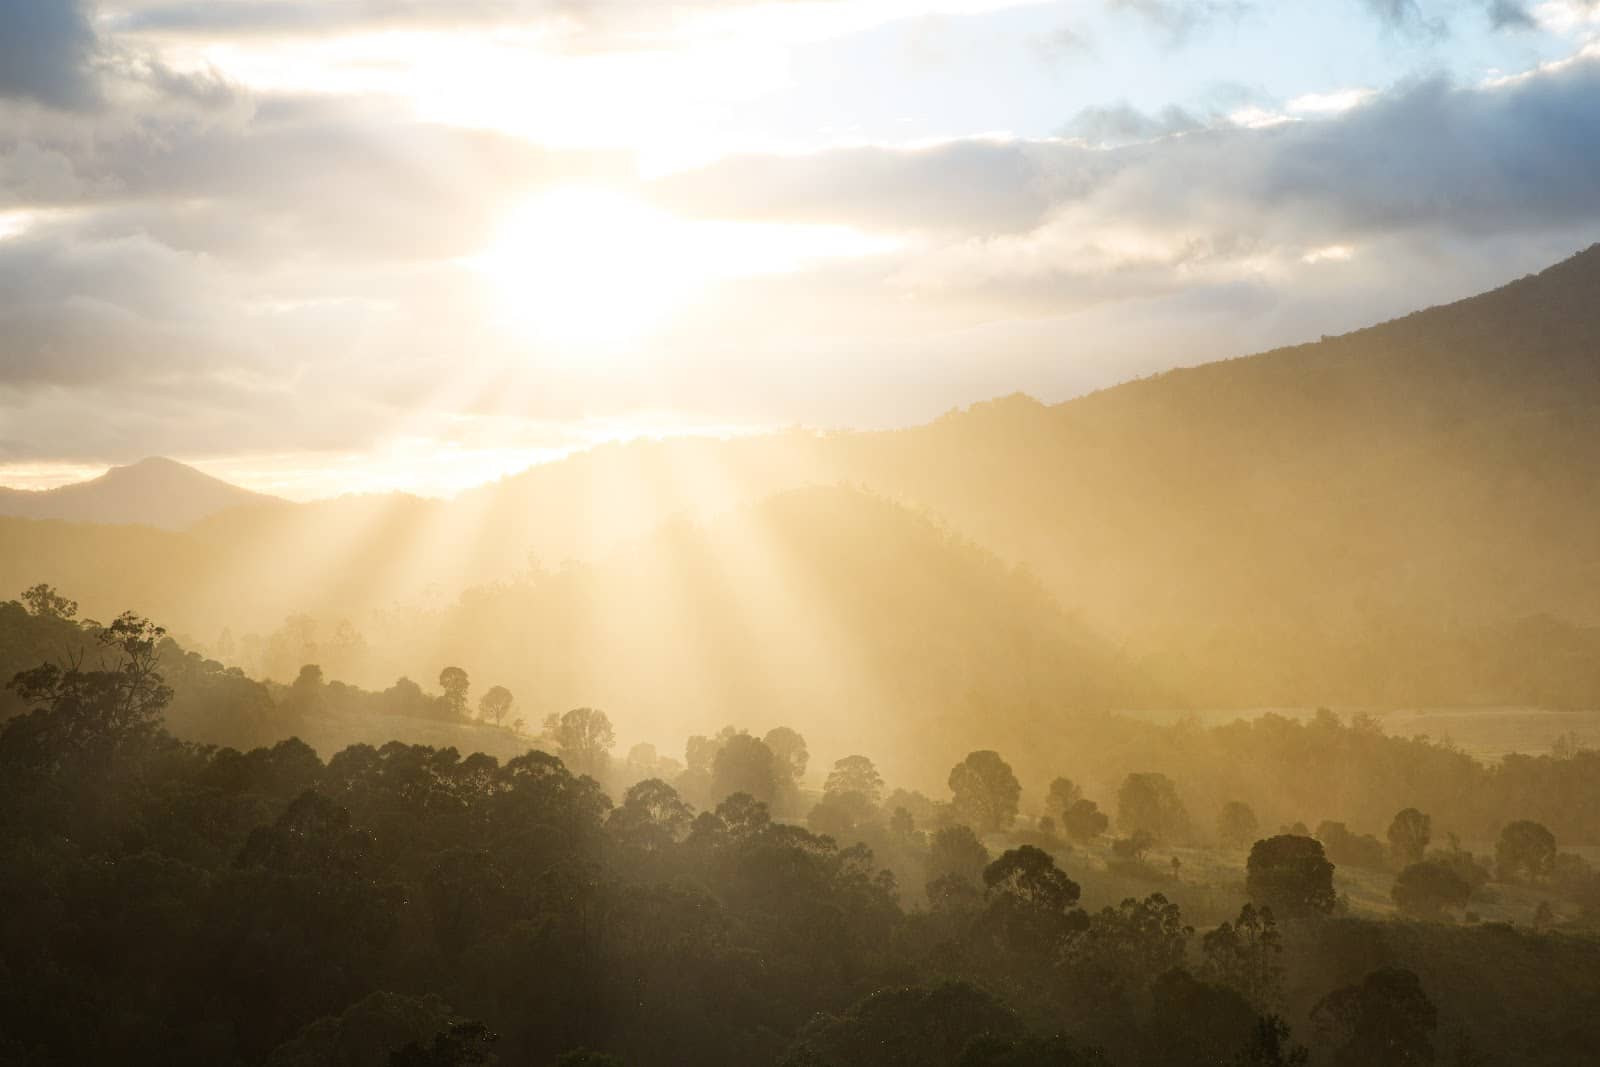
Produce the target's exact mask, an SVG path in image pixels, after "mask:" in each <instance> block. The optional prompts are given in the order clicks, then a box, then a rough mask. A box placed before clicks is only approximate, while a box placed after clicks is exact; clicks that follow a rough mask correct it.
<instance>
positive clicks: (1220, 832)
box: [1217, 800, 1259, 848]
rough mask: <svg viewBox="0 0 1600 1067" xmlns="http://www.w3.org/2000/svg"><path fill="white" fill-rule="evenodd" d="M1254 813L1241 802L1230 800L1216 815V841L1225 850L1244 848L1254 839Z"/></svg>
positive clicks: (1256, 826) (1255, 824)
mask: <svg viewBox="0 0 1600 1067" xmlns="http://www.w3.org/2000/svg"><path fill="white" fill-rule="evenodd" d="M1258 828H1259V824H1258V823H1257V822H1256V813H1255V812H1254V811H1252V810H1251V808H1250V805H1248V804H1246V803H1245V802H1244V801H1242V800H1230V801H1228V802H1227V803H1226V804H1224V805H1222V810H1221V811H1220V812H1218V813H1217V840H1218V841H1221V842H1222V844H1223V846H1224V847H1226V848H1244V846H1246V845H1248V844H1250V842H1251V841H1253V840H1254V839H1255V836H1256V830H1257V829H1258Z"/></svg>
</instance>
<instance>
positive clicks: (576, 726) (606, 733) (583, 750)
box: [544, 708, 617, 778]
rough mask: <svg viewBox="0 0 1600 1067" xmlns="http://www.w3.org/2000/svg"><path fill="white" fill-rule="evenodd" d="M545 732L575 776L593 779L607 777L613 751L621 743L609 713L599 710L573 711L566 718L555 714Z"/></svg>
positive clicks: (548, 718)
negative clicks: (618, 742) (585, 776)
mask: <svg viewBox="0 0 1600 1067" xmlns="http://www.w3.org/2000/svg"><path fill="white" fill-rule="evenodd" d="M544 729H545V733H546V734H547V735H548V736H549V737H550V740H552V741H554V742H555V744H556V748H557V749H558V751H559V752H560V754H561V761H562V762H563V763H565V764H566V765H567V766H568V767H570V768H572V773H573V774H587V775H588V776H589V777H591V778H599V777H600V776H602V775H603V774H605V771H606V767H607V765H608V764H609V763H610V761H611V749H612V748H613V747H615V745H616V743H617V734H616V731H615V730H613V729H612V728H611V720H610V719H609V718H607V717H606V713H605V712H603V711H600V710H599V709H597V708H573V709H572V710H571V711H569V712H566V713H565V714H562V715H556V714H555V713H554V712H552V713H551V714H550V715H548V716H546V718H545V720H544Z"/></svg>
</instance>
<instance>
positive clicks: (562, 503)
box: [0, 249, 1600, 705]
mask: <svg viewBox="0 0 1600 1067" xmlns="http://www.w3.org/2000/svg"><path fill="white" fill-rule="evenodd" d="M1596 294H1600V249H1591V250H1590V251H1588V252H1586V253H1583V254H1582V255H1579V256H1576V257H1574V258H1572V259H1570V260H1568V261H1566V262H1564V263H1561V264H1559V265H1557V266H1555V267H1552V268H1551V269H1549V270H1547V271H1545V272H1543V273H1542V274H1539V275H1536V276H1533V277H1529V278H1525V279H1523V280H1521V281H1518V282H1515V283H1513V284H1511V285H1508V286H1506V287H1504V288H1502V289H1499V290H1496V291H1494V292H1491V293H1487V294H1485V295H1482V296H1479V297H1475V298H1473V299H1470V300H1466V301H1462V302H1460V303H1457V304H1453V305H1449V306H1445V307H1440V308H1434V309H1431V310H1428V311H1424V312H1420V313H1417V314H1415V315H1411V316H1408V317H1406V318H1404V319H1400V320H1397V321H1395V322H1391V323H1387V324H1384V325H1382V326H1376V327H1373V328H1371V329H1367V330H1362V331H1358V332H1356V333H1352V334H1349V335H1346V336H1343V337H1337V338H1329V339H1325V340H1323V341H1321V342H1319V343H1316V344H1308V345H1302V346H1298V347H1295V348H1289V349H1283V350H1279V351H1276V352H1271V353H1267V354H1264V355H1260V356H1254V357H1250V358H1245V359H1237V360H1232V361H1227V362H1223V363H1216V364H1210V365H1206V366H1203V367H1198V368H1193V369H1188V370H1180V371H1174V372H1170V373H1167V374H1163V375H1159V376H1156V377H1153V378H1149V379H1145V380H1141V381H1137V382H1132V383H1129V384H1127V385H1123V386H1120V387H1118V388H1114V389H1109V390H1106V391H1103V392H1100V393H1096V394H1093V395H1091V396H1087V397H1083V398H1081V399H1078V400H1074V401H1070V402H1067V403H1064V404H1060V405H1056V406H1053V407H1050V406H1045V405H1042V404H1039V403H1038V402H1036V401H1033V400H1030V399H1028V398H1026V397H1012V398H1008V399H1004V400H998V401H993V402H990V403H986V404H979V405H975V406H974V407H972V408H970V409H967V410H965V411H961V412H956V413H952V414H950V415H948V416H946V417H944V418H942V419H940V420H938V421H936V422H934V423H932V424H929V425H927V426H922V427H918V428H915V429H909V430H901V431H886V432H875V433H839V434H827V435H819V434H811V433H801V432H790V433H784V434H776V435H772V436H768V437H758V438H748V439H737V440H732V441H715V440H675V441H662V442H637V443H633V444H629V445H614V446H607V447H603V448H599V449H595V450H593V451H591V452H588V453H584V454H581V455H578V456H575V457H573V458H571V459H568V460H565V461H562V462H558V463H551V464H548V465H544V466H540V467H536V468H533V469H531V470H530V471H528V472H526V473H524V474H522V475H519V476H517V477H514V478H510V479H506V480H504V481H502V482H499V483H496V484H494V485H492V486H487V487H484V488H482V489H479V490H475V491H473V492H469V493H466V494H463V495H462V496H461V497H460V498H458V499H456V500H453V501H448V502H436V501H422V500H416V499H414V498H408V497H376V498H352V499H347V500H340V501H333V502H328V503H324V504H317V505H307V506H299V507H282V508H274V509H234V510H232V511H229V512H225V513H223V514H220V515H217V516H214V517H212V518H210V519H208V520H206V521H205V522H202V523H200V524H199V525H198V526H196V527H194V528H193V529H192V530H190V531H188V532H186V533H185V534H183V535H181V536H180V537H177V538H162V537H157V536H156V535H154V534H153V533H152V534H145V533H142V532H141V533H138V534H132V533H128V532H111V531H101V530H94V529H92V528H88V527H72V528H64V527H54V526H49V525H48V524H45V525H41V524H30V523H18V522H14V521H12V522H5V523H3V524H0V545H3V546H4V548H5V551H4V552H0V582H8V583H10V585H11V586H15V587H18V588H20V587H21V586H22V585H24V584H28V583H31V582H34V581H41V580H43V581H50V582H53V583H54V584H56V585H57V586H59V587H61V588H63V589H67V590H70V591H72V592H73V593H74V595H76V596H78V597H79V598H80V599H81V600H82V601H83V602H84V604H85V609H86V610H87V611H91V612H97V611H98V612H104V611H109V610H113V609H114V608H116V607H120V606H123V605H133V606H135V607H137V608H139V609H140V610H146V611H149V612H151V613H153V614H157V615H159V616H160V617H162V618H166V619H170V620H172V624H173V627H174V629H175V630H177V631H180V632H190V633H193V634H195V635H197V636H199V637H201V638H202V639H205V640H212V639H214V635H216V634H218V633H219V632H220V631H221V630H222V629H223V628H224V627H232V628H233V629H234V631H235V632H236V633H245V632H252V631H253V632H259V633H262V634H265V633H267V632H269V631H270V630H272V629H273V628H275V627H276V626H278V625H279V624H280V623H281V621H282V620H283V618H284V617H285V616H287V615H290V614H294V613H307V614H310V615H313V616H317V617H320V618H323V619H324V620H326V621H327V622H328V623H329V624H330V625H331V624H332V622H333V621H335V620H336V619H339V618H348V619H350V620H352V621H353V622H354V623H355V624H356V626H357V628H358V629H362V630H366V629H367V628H368V627H369V626H370V625H371V622H370V620H371V614H370V613H371V612H373V611H374V610H376V609H384V608H390V607H393V606H395V605H399V604H414V603H417V602H420V601H426V602H429V603H432V604H435V605H443V604H446V603H449V602H450V601H452V600H453V599H454V597H455V596H456V594H457V593H458V592H459V591H460V590H463V589H466V588H470V587H473V586H476V585H482V584H485V583H489V582H494V581H499V580H504V579H508V578H511V577H512V576H514V575H516V574H518V573H520V572H522V571H523V570H525V569H526V567H527V565H528V561H529V560H530V558H532V559H535V560H538V561H541V562H542V563H543V565H545V566H547V567H554V566H556V565H558V564H559V563H560V562H561V561H563V560H566V559H569V558H573V559H589V560H595V559H601V558H604V557H605V556H606V555H607V554H608V553H609V552H610V551H612V550H613V549H614V548H615V547H616V546H617V545H618V544H620V543H623V542H626V541H628V540H630V539H636V538H639V537H643V536H645V535H647V534H648V533H649V531H651V530H653V529H654V528H656V527H657V526H658V525H659V524H661V523H663V522H666V521H668V520H670V519H673V518H674V517H678V518H685V519H689V520H692V521H699V520H706V519H711V518H715V517H716V516H718V515H722V514H724V513H726V512H728V511H730V510H731V509H735V508H737V507H739V506H741V505H744V504H748V503H751V502H754V501H758V500H761V499H763V498H765V497H767V496H769V495H771V494H774V493H778V492H782V491H785V490H789V489H793V488H798V487H804V486H807V485H834V484H841V483H843V484H850V485H858V486H861V487H863V488H865V489H867V490H868V491H870V492H872V493H875V494H878V495H880V496H882V497H885V498H888V499H892V500H898V501H901V502H904V503H907V504H910V505H912V506H913V507H915V508H917V509H919V510H922V511H925V512H927V513H930V514H932V515H934V516H937V517H938V518H939V519H941V520H942V521H943V522H945V523H946V524H948V526H949V527H950V529H952V530H953V531H954V532H956V533H958V534H959V535H961V536H964V537H966V538H969V539H971V540H972V541H973V542H975V543H976V544H978V545H981V546H983V548H985V549H987V550H989V551H992V552H994V553H995V554H997V555H998V556H999V557H1000V558H1001V559H1003V560H1005V561H1007V562H1010V563H1022V564H1025V565H1026V566H1027V567H1028V568H1029V569H1030V570H1031V571H1032V572H1033V573H1034V574H1036V575H1037V576H1038V578H1039V579H1040V581H1041V582H1042V585H1043V587H1044V589H1045V590H1047V591H1048V592H1049V593H1050V594H1051V595H1053V596H1054V597H1055V598H1056V600H1057V602H1058V603H1059V604H1061V605H1063V606H1064V607H1065V608H1067V609H1069V610H1070V611H1072V612H1073V613H1074V615H1075V616H1076V617H1077V618H1078V619H1080V620H1081V621H1082V623H1083V624H1084V625H1085V626H1087V627H1088V628H1090V629H1091V630H1093V631H1095V632H1097V633H1098V634H1099V635H1100V636H1101V637H1102V638H1103V639H1104V640H1106V641H1108V642H1110V643H1112V644H1114V645H1116V646H1118V647H1120V648H1122V649H1123V650H1124V651H1125V653H1126V654H1127V656H1128V657H1129V658H1130V659H1131V660H1132V661H1133V662H1134V663H1136V664H1138V665H1139V667H1140V669H1141V671H1142V672H1143V673H1144V674H1145V675H1146V677H1147V679H1148V680H1149V682H1150V683H1151V684H1150V686H1149V687H1148V688H1149V689H1152V690H1156V691H1162V692H1166V693H1170V694H1173V695H1174V698H1175V699H1177V700H1179V701H1181V702H1188V703H1191V704H1195V705H1259V704H1290V703H1297V704H1310V703H1318V702H1340V703H1360V704H1387V703H1408V702H1409V703H1475V702H1509V701H1525V702H1536V703H1551V704H1593V703H1594V702H1596V701H1600V672H1597V670H1596V669H1595V667H1594V664H1595V663H1596V662H1597V657H1596V651H1597V644H1600V638H1597V631H1596V630H1595V626H1596V624H1600V609H1597V608H1596V607H1595V605H1597V604H1600V559H1597V558H1596V556H1595V555H1594V553H1593V551H1592V542H1593V531H1594V529H1595V528H1596V525H1597V520H1600V515H1596V513H1595V512H1596V508H1595V497H1594V494H1593V492H1592V490H1591V482H1592V472H1593V471H1594V470H1596V469H1597V468H1600V417H1596V416H1597V406H1600V355H1597V353H1600V300H1597V299H1595V297H1596ZM135 561H137V562H135ZM3 587H4V586H0V588H3ZM730 617H736V616H730ZM540 649H541V646H539V645H537V644H533V643H530V644H529V645H528V646H527V654H528V655H529V656H530V657H531V658H542V655H541V652H540ZM727 684H732V683H727Z"/></svg>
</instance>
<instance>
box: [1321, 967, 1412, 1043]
mask: <svg viewBox="0 0 1600 1067" xmlns="http://www.w3.org/2000/svg"><path fill="white" fill-rule="evenodd" d="M1311 1018H1312V1021H1313V1022H1314V1023H1315V1024H1316V1026H1317V1029H1318V1031H1320V1032H1321V1033H1322V1035H1323V1037H1324V1040H1326V1041H1327V1042H1328V1043H1329V1044H1332V1045H1333V1046H1334V1052H1333V1062H1334V1063H1335V1064H1336V1065H1338V1067H1358V1065H1359V1067H1411V1065H1413V1064H1425V1063H1432V1062H1433V1034H1434V1031H1435V1030H1436V1029H1438V1026H1439V1013H1438V1010H1437V1009H1435V1008H1434V1006H1433V1002H1432V1001H1430V1000H1429V999H1428V997H1427V994H1426V993H1424V992H1423V990H1422V983H1421V982H1420V981H1419V980H1418V979H1417V976H1416V974H1414V973H1413V972H1411V971H1408V970H1405V969H1404V968H1401V967H1383V968H1380V969H1378V970H1376V971H1373V972H1372V973H1371V974H1369V975H1367V976H1366V978H1364V979H1362V980H1361V981H1360V982H1359V983H1357V984H1355V985H1349V986H1345V987H1344V988H1342V989H1336V990H1334V991H1333V992H1332V993H1329V994H1328V995H1327V996H1326V997H1323V998H1322V1000H1321V1001H1320V1002H1319V1003H1318V1004H1317V1005H1316V1007H1314V1008H1313V1009H1312V1011H1311Z"/></svg>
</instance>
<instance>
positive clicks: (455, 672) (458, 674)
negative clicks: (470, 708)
mask: <svg viewBox="0 0 1600 1067" xmlns="http://www.w3.org/2000/svg"><path fill="white" fill-rule="evenodd" d="M471 684H472V683H471V682H470V681H469V680H468V678H467V672H466V671H464V670H462V669H461V668H460V667H446V668H445V669H444V670H442V671H440V672H439V688H440V689H443V690H444V706H445V710H446V711H447V712H448V713H449V714H450V716H451V717H452V718H456V719H465V718H466V717H467V690H468V689H469V688H470V687H471Z"/></svg>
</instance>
